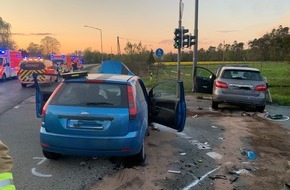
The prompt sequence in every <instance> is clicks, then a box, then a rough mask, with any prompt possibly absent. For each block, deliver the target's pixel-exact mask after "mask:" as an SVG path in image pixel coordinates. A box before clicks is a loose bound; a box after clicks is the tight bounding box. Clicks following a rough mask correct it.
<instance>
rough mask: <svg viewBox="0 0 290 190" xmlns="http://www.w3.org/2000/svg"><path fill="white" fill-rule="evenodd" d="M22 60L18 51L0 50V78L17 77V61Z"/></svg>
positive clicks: (3, 79) (2, 79)
mask: <svg viewBox="0 0 290 190" xmlns="http://www.w3.org/2000/svg"><path fill="white" fill-rule="evenodd" d="M21 60H22V55H21V52H20V51H15V50H0V80H1V81H5V80H6V79H8V78H17V72H18V67H19V63H20V61H21Z"/></svg>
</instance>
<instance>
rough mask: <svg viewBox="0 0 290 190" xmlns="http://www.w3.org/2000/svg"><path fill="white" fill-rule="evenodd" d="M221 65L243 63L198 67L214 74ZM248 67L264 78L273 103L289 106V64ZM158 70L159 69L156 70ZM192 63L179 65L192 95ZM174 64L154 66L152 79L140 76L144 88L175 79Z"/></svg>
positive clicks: (208, 63) (248, 63)
mask: <svg viewBox="0 0 290 190" xmlns="http://www.w3.org/2000/svg"><path fill="white" fill-rule="evenodd" d="M221 64H243V65H244V64H245V63H243V62H228V63H223V62H198V64H197V65H198V66H202V67H205V68H207V69H209V70H211V71H212V72H213V73H215V71H216V68H217V67H218V66H219V65H221ZM246 64H247V65H248V66H250V67H254V68H257V69H259V70H260V71H261V72H262V75H263V76H264V77H266V79H267V82H268V84H269V90H270V94H271V97H272V101H273V102H274V103H278V104H280V105H290V63H286V62H285V63H277V62H247V63H246ZM158 68H159V69H158ZM192 68H193V66H192V62H183V63H181V64H180V71H181V80H183V81H184V86H185V91H186V93H192V85H193V83H192V71H193V69H192ZM176 71H177V64H176V62H165V63H161V64H159V65H158V64H157V63H156V64H155V65H154V66H153V67H151V68H150V71H149V72H152V74H153V77H152V79H150V74H149V75H146V76H142V78H143V79H144V81H145V84H146V86H148V87H152V86H153V85H154V84H155V83H156V82H157V81H160V80H165V79H177V72H176Z"/></svg>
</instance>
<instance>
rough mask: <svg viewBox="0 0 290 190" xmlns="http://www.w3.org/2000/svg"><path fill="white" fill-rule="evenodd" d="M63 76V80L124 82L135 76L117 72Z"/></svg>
mask: <svg viewBox="0 0 290 190" xmlns="http://www.w3.org/2000/svg"><path fill="white" fill-rule="evenodd" d="M71 75H72V77H67V78H65V80H64V81H83V80H97V81H106V82H121V83H126V82H128V81H129V80H130V79H132V78H136V76H132V75H119V74H103V73H88V74H87V76H73V73H72V74H71Z"/></svg>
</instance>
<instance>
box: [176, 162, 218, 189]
mask: <svg viewBox="0 0 290 190" xmlns="http://www.w3.org/2000/svg"><path fill="white" fill-rule="evenodd" d="M220 167H221V166H219V167H218V168H216V169H214V170H211V171H209V172H207V173H206V174H205V175H203V176H202V177H201V178H200V179H196V180H194V181H193V182H192V183H191V184H189V185H188V186H186V187H184V188H183V189H182V190H189V189H190V188H192V187H194V186H196V185H197V184H198V183H199V182H200V181H202V180H204V179H205V178H206V177H207V176H208V175H209V174H211V173H213V172H215V171H216V170H218V169H220Z"/></svg>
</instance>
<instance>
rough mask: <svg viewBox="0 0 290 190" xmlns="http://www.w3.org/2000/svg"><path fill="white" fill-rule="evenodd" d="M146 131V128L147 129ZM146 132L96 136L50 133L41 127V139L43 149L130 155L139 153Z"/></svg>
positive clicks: (90, 154)
mask: <svg viewBox="0 0 290 190" xmlns="http://www.w3.org/2000/svg"><path fill="white" fill-rule="evenodd" d="M145 131H146V130H145ZM144 137H145V134H140V133H138V132H137V131H136V132H130V133H128V134H127V135H126V136H114V137H108V136H107V137H95V136H83V135H74V136H72V135H62V134H61V135H60V134H54V133H49V132H47V131H46V130H45V128H43V127H41V130H40V141H41V146H42V149H43V150H46V151H49V152H54V153H60V154H64V155H78V156H100V157H103V156H104V157H108V156H129V155H134V154H137V153H138V152H139V151H140V150H141V148H142V145H143V141H144Z"/></svg>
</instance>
